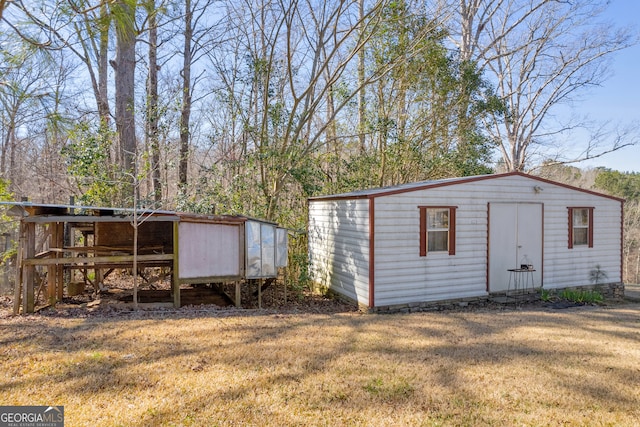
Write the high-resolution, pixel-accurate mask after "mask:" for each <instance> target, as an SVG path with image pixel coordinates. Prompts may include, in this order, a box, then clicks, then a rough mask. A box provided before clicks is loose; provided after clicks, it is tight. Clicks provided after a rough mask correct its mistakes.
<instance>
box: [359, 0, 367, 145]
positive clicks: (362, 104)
mask: <svg viewBox="0 0 640 427" xmlns="http://www.w3.org/2000/svg"><path fill="white" fill-rule="evenodd" d="M358 14H359V19H360V25H361V26H362V27H364V26H365V22H364V0H360V1H359V3H358ZM361 37H362V35H361ZM364 60H365V49H364V47H362V49H360V50H359V51H358V87H359V88H360V92H359V93H358V140H359V142H360V153H361V154H364V152H365V151H366V147H365V142H366V141H365V102H366V96H365V95H366V93H365V85H364V79H365V76H364V71H365V70H364Z"/></svg>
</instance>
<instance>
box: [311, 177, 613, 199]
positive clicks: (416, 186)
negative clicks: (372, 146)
mask: <svg viewBox="0 0 640 427" xmlns="http://www.w3.org/2000/svg"><path fill="white" fill-rule="evenodd" d="M509 176H522V177H525V178H527V179H531V180H534V181H539V182H543V183H546V184H552V185H558V186H560V187H564V188H568V189H571V190H574V191H579V192H582V193H587V194H591V195H594V196H598V197H604V198H607V199H612V200H616V201H620V202H623V201H624V199H621V198H619V197H614V196H609V195H607V194H603V193H598V192H596V191H591V190H587V189H584V188H580V187H575V186H572V185H568V184H563V183H560V182H556V181H552V180H550V179H546V178H541V177H538V176H534V175H529V174H526V173H523V172H507V173H500V174H490V175H475V176H466V177H457V178H444V179H437V180H430V181H419V182H412V183H407V184H400V185H394V186H389V187H380V188H369V189H364V190H356V191H351V192H348V193H341V194H332V195H326V196H317V197H311V198H309V201H315V200H350V199H371V198H376V197H382V196H389V195H393V194H399V193H407V192H411V191H420V190H427V189H430V188H437V187H444V186H450V185H457V184H463V183H469V182H476V181H483V180H491V179H499V178H504V177H509Z"/></svg>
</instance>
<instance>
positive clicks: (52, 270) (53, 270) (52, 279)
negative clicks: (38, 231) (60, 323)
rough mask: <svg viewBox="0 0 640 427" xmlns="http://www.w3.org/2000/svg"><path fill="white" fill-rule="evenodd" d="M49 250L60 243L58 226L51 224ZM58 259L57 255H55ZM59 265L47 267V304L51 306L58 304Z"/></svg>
mask: <svg viewBox="0 0 640 427" xmlns="http://www.w3.org/2000/svg"><path fill="white" fill-rule="evenodd" d="M49 230H50V233H49V248H55V247H56V244H57V242H58V224H57V223H50V224H49ZM54 257H55V258H57V257H58V256H57V253H56V254H55V255H54ZM58 267H59V266H58V265H50V266H47V302H48V303H49V304H51V305H53V304H55V303H56V295H57V293H56V279H57V278H58Z"/></svg>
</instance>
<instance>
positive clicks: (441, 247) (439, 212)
mask: <svg viewBox="0 0 640 427" xmlns="http://www.w3.org/2000/svg"><path fill="white" fill-rule="evenodd" d="M418 208H419V209H420V256H427V253H428V252H448V253H449V255H455V253H456V247H455V241H456V240H455V230H456V227H455V223H456V208H455V207H453V206H419V207H418Z"/></svg>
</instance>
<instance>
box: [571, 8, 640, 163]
mask: <svg viewBox="0 0 640 427" xmlns="http://www.w3.org/2000/svg"><path fill="white" fill-rule="evenodd" d="M606 17H607V18H608V19H610V20H611V21H613V22H615V23H616V24H618V25H621V26H633V27H634V28H635V30H636V31H638V32H640V1H638V0H612V2H611V4H610V6H609V10H608V13H607V15H606ZM611 71H612V75H611V77H610V78H609V79H607V80H606V81H605V82H604V84H603V85H602V86H601V87H599V88H597V89H594V90H593V91H592V92H590V93H589V94H587V95H586V96H585V97H584V101H583V102H582V103H581V105H580V108H579V111H580V112H581V113H584V114H589V116H590V117H592V118H594V119H603V120H611V121H612V122H620V123H621V124H623V125H624V124H631V123H633V122H637V123H638V124H640V45H636V46H633V47H631V48H628V49H625V50H623V51H621V52H619V53H617V54H616V55H615V57H614V60H613V63H612V65H611ZM635 138H636V140H638V144H637V145H635V146H632V147H626V148H623V149H621V150H619V151H616V152H613V153H610V154H607V155H605V156H603V157H600V158H597V159H593V160H591V161H586V162H582V163H579V164H577V165H576V166H578V167H583V168H584V167H597V166H604V167H607V168H610V169H613V170H618V171H621V172H640V128H639V129H638V130H637V133H636V135H635Z"/></svg>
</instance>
